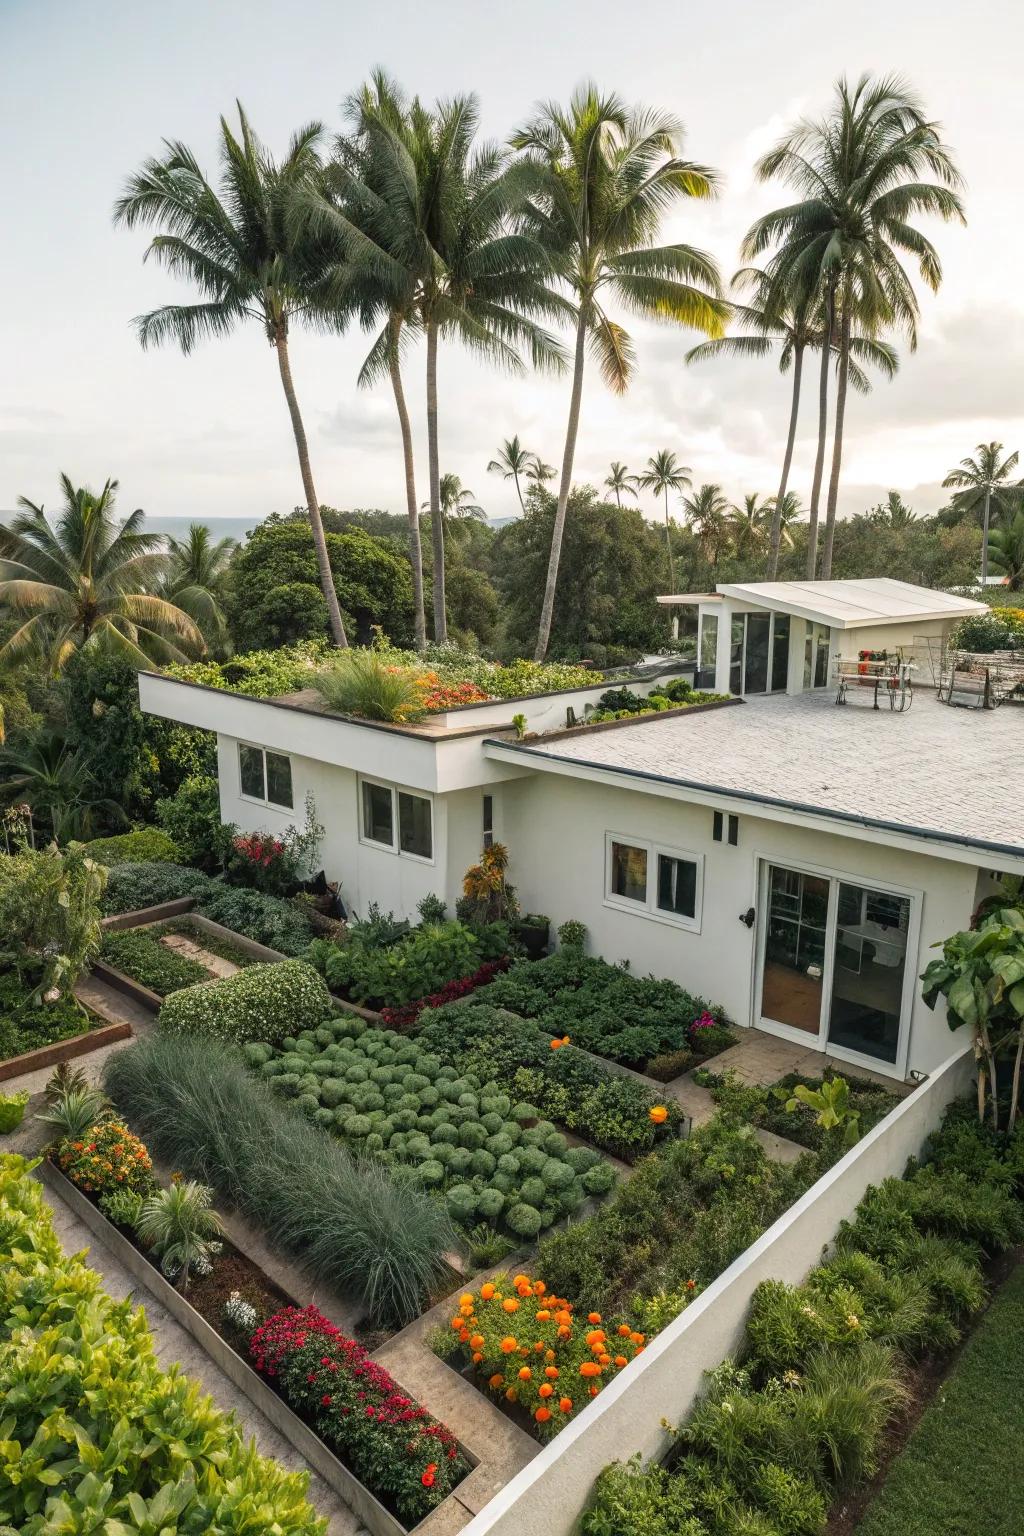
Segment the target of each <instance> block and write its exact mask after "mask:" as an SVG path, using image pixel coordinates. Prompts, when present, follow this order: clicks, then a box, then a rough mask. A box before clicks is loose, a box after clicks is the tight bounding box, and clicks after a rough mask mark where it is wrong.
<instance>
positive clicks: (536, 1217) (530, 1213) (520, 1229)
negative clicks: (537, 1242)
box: [505, 1201, 541, 1239]
mask: <svg viewBox="0 0 1024 1536" xmlns="http://www.w3.org/2000/svg"><path fill="white" fill-rule="evenodd" d="M505 1221H506V1223H507V1225H508V1228H509V1230H510V1231H511V1232H514V1233H515V1234H516V1236H517V1237H525V1238H527V1239H529V1238H533V1237H536V1236H537V1233H538V1232H539V1231H540V1228H541V1215H540V1211H538V1210H537V1209H536V1207H534V1206H532V1205H526V1204H524V1203H523V1202H522V1201H520V1203H519V1204H518V1205H514V1206H513V1207H512V1208H511V1210H510V1211H509V1212H508V1213H507V1215H506V1217H505Z"/></svg>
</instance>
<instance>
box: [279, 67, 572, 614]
mask: <svg viewBox="0 0 1024 1536" xmlns="http://www.w3.org/2000/svg"><path fill="white" fill-rule="evenodd" d="M478 123H479V107H478V105H477V101H476V98H475V97H473V96H460V97H455V98H453V99H452V100H450V101H444V102H439V103H438V104H437V105H436V107H434V108H433V109H432V110H428V109H427V108H425V107H424V106H423V105H422V104H421V103H420V102H419V100H413V102H412V103H411V105H410V106H409V108H408V111H407V112H405V113H403V114H402V116H401V118H400V119H396V118H395V116H394V115H393V114H390V115H389V114H387V113H384V112H376V113H369V112H368V113H367V114H366V115H365V127H366V131H367V133H368V134H369V135H370V136H371V137H372V140H373V165H374V171H373V186H370V187H369V188H368V189H367V191H366V195H365V196H364V195H363V193H361V192H359V191H358V190H356V189H354V188H352V187H351V185H350V186H349V195H350V196H351V197H352V199H353V201H354V203H358V205H359V209H360V215H359V217H358V218H357V217H350V216H349V215H350V211H351V210H350V209H348V208H341V209H339V208H337V207H332V206H331V204H330V202H329V201H328V200H327V199H324V198H320V199H316V198H315V197H309V196H307V197H306V198H305V199H304V200H303V209H304V220H303V227H304V228H305V229H306V230H307V232H308V233H309V234H311V235H313V236H323V237H327V238H330V239H334V238H337V239H339V240H340V241H341V242H342V244H343V246H344V249H345V251H346V253H347V256H348V259H349V261H350V263H351V264H352V266H353V267H354V268H355V269H356V270H355V271H354V272H352V271H350V272H349V274H348V278H347V287H346V291H345V295H344V302H345V303H346V304H347V303H348V302H350V296H351V295H352V294H353V293H355V292H358V291H359V285H360V283H361V280H362V276H363V274H364V273H369V275H370V276H372V277H373V278H376V277H377V275H378V274H385V276H386V278H387V284H388V285H389V287H388V288H387V289H386V292H385V294H384V295H383V296H382V297H381V298H380V299H379V300H378V305H379V309H380V310H381V311H383V312H384V313H385V314H386V315H387V316H388V318H389V320H391V323H392V324H393V317H392V316H391V310H390V298H389V296H388V295H389V293H390V291H391V289H392V288H393V291H394V292H395V293H399V294H401V295H402V305H403V316H404V317H407V318H405V319H404V323H405V325H406V326H408V325H409V324H414V325H415V326H416V329H417V331H418V333H419V334H421V335H422V336H423V337H424V339H425V342H426V393H427V460H428V469H429V476H430V509H431V514H432V515H431V520H430V521H431V540H432V544H433V579H434V638H435V640H438V641H444V640H445V639H446V637H447V633H448V629H447V619H446V614H445V597H444V575H445V570H444V519H443V517H442V515H441V508H440V488H441V474H440V460H439V436H438V391H437V357H438V345H439V342H440V340H441V339H442V338H444V339H458V340H460V341H461V342H462V343H463V344H464V345H465V346H467V347H469V348H470V349H471V350H473V351H474V352H476V353H478V354H480V355H481V356H483V357H485V358H487V359H488V360H489V361H490V362H492V363H494V364H496V365H497V366H499V367H503V368H505V369H507V370H508V371H510V372H513V373H518V372H522V370H523V361H522V358H521V356H520V351H519V349H520V348H523V347H525V348H527V349H528V350H529V353H530V356H531V360H532V361H533V363H534V365H535V366H549V367H554V368H557V367H559V366H561V363H562V349H561V347H560V346H559V344H558V342H557V340H556V338H555V337H554V336H552V335H550V334H549V333H548V332H547V331H546V330H545V329H544V328H543V326H542V325H541V324H539V323H538V321H537V320H536V319H535V318H534V317H535V316H549V315H550V316H559V315H561V314H562V313H563V311H564V309H565V303H564V301H563V300H561V299H559V297H558V296H557V295H556V294H555V293H553V292H552V290H551V288H550V286H549V259H548V257H547V255H546V253H545V251H544V250H543V248H542V246H541V245H540V244H539V242H538V241H537V240H536V239H534V238H532V237H531V236H530V235H529V234H527V233H525V232H521V231H518V230H515V229H514V228H513V227H512V225H513V221H514V218H515V216H516V213H517V210H518V209H519V208H520V207H521V205H522V203H523V201H524V199H525V196H526V187H525V183H524V179H523V177H522V176H521V175H520V174H519V172H518V168H517V167H515V166H513V164H512V162H511V157H510V155H509V153H508V152H507V151H506V150H503V149H498V148H497V147H495V146H494V145H491V144H481V145H479V146H477V145H476V143H475V141H476V135H477V127H478ZM365 185H366V184H365V183H364V187H365ZM376 189H379V190H376ZM371 209H372V220H371V222H370V223H369V224H367V223H366V222H365V221H366V219H367V218H368V217H369V212H368V210H371ZM403 285H404V286H403ZM393 355H394V344H393V343H391V342H389V341H388V339H387V337H386V336H385V335H383V334H382V336H380V337H378V340H377V342H376V343H375V344H374V351H371V354H370V357H369V358H368V359H367V363H366V364H364V371H365V370H367V369H370V370H373V369H374V368H380V367H381V366H382V365H383V364H384V363H387V362H388V361H389V359H390V358H391V357H392V356H393Z"/></svg>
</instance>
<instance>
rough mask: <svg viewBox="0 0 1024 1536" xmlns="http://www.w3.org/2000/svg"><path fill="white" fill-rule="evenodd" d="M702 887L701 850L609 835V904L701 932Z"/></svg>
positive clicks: (615, 833) (607, 850)
mask: <svg viewBox="0 0 1024 1536" xmlns="http://www.w3.org/2000/svg"><path fill="white" fill-rule="evenodd" d="M703 892H704V857H703V855H702V854H699V853H688V852H686V851H685V850H684V849H681V848H670V847H667V846H666V845H664V844H662V843H654V842H648V841H647V840H646V839H644V838H637V837H629V836H626V835H625V834H622V833H618V832H607V833H606V834H605V887H604V901H605V906H608V907H617V908H619V910H620V911H623V912H635V913H637V914H639V915H641V916H644V917H652V918H654V919H655V920H656V921H657V922H662V923H675V924H677V925H678V926H679V927H681V928H690V929H692V930H693V931H695V932H699V931H700V918H701V901H702V898H703Z"/></svg>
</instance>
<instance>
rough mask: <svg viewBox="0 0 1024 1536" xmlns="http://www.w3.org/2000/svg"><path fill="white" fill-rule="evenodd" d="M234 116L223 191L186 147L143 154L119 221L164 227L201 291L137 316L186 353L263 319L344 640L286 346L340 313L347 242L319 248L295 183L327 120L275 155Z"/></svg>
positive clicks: (158, 340) (172, 264) (223, 133)
mask: <svg viewBox="0 0 1024 1536" xmlns="http://www.w3.org/2000/svg"><path fill="white" fill-rule="evenodd" d="M238 118H239V137H236V136H235V134H234V133H233V132H232V130H231V128H230V127H229V126H228V122H227V119H226V118H224V117H222V118H221V120H220V159H221V175H220V188H219V191H218V190H217V189H216V188H215V187H214V185H213V184H212V183H211V182H210V181H208V180H207V178H206V177H205V176H204V175H203V173H202V171H201V170H200V168H199V163H198V161H197V160H196V157H195V156H194V155H193V153H192V151H191V150H190V149H188V148H187V147H186V146H185V145H184V144H179V143H174V142H166V141H165V147H166V151H167V152H166V154H165V155H164V157H163V159H152V160H147V161H146V163H145V164H144V165H143V167H142V169H141V170H140V171H137V172H135V174H134V175H132V176H131V177H129V179H128V183H127V186H126V187H125V190H124V193H123V195H122V196H121V197H120V198H119V199H118V200H117V203H116V204H115V207H114V222H115V223H117V224H124V225H126V226H127V228H129V229H134V228H136V227H137V226H144V227H152V226H158V227H160V228H161V231H162V232H161V233H160V234H157V235H154V237H153V239H152V240H151V241H150V244H149V248H148V250H147V251H146V256H147V257H149V256H152V257H154V258H155V260H156V261H157V262H158V263H159V264H160V265H161V266H164V267H166V268H167V270H168V271H169V272H170V273H171V274H172V275H173V276H175V277H184V278H186V279H188V280H189V281H190V282H191V283H192V284H193V285H194V286H195V287H196V288H197V289H198V290H199V293H200V294H201V295H202V298H201V300H200V302H198V303H194V304H165V305H164V306H163V307H162V308H160V309H155V310H152V311H151V312H150V313H149V314H148V315H140V316H139V317H138V318H137V319H136V321H135V326H136V329H137V331H138V336H139V340H140V342H141V343H142V345H143V346H144V347H149V346H160V345H162V344H163V343H164V342H172V343H174V344H176V345H177V346H179V347H180V348H181V350H182V352H184V353H185V354H186V355H187V354H188V353H190V352H191V351H192V349H193V348H194V347H195V346H196V344H197V343H198V342H200V341H203V340H206V339H207V338H210V337H220V336H227V335H229V334H230V332H231V331H233V330H234V328H235V326H236V325H238V324H240V323H241V322H242V321H244V320H255V321H257V322H258V323H259V324H260V325H261V326H262V327H263V331H264V334H265V336H266V338H267V341H268V342H269V343H270V345H271V346H272V347H273V348H274V351H275V353H276V355H277V366H278V372H279V373H280V376H281V388H282V389H283V391H284V396H285V401H286V403H287V406H288V414H289V417H290V419H291V426H292V433H293V435H294V438H295V450H296V453H297V455H298V460H299V473H300V475H301V477H302V488H303V492H304V495H305V498H306V511H307V515H308V517H309V522H310V527H311V528H312V530H313V544H314V547H315V549H316V558H317V566H318V567H319V571H320V585H321V587H322V589H323V594H324V599H325V601H326V603H327V615H328V619H329V621H330V626H331V635H332V637H333V639H334V643H335V645H337V646H345V645H347V644H348V640H347V638H346V635H345V626H344V623H343V622H342V617H341V608H340V607H339V604H338V594H337V592H336V591H335V587H334V577H333V575H332V574H331V564H330V560H329V558H328V554H327V541H326V539H325V538H324V529H323V522H322V519H321V517H320V502H319V499H318V497H317V494H316V486H315V485H314V483H313V471H312V468H311V467H310V461H309V444H308V442H307V439H306V429H305V426H304V424H303V420H302V413H301V411H300V410H299V402H298V397H297V395H296V392H295V384H294V381H293V379H292V370H291V356H290V351H289V337H290V332H291V327H292V324H293V322H300V323H302V324H306V325H311V326H313V327H315V328H317V329H323V328H326V327H333V326H335V325H336V324H337V314H338V310H337V306H336V304H335V302H334V295H335V290H336V288H337V286H338V281H339V268H338V258H339V255H340V253H338V252H336V251H331V250H330V249H329V248H328V247H326V246H325V245H321V246H320V248H319V249H316V250H314V249H313V248H312V246H311V245H310V242H309V241H307V240H306V239H305V238H304V237H301V236H299V237H297V236H296V234H295V233H294V230H293V228H292V225H291V208H292V203H293V201H294V199H295V196H296V194H297V193H298V192H299V191H300V190H301V189H302V188H304V187H308V186H309V185H310V184H311V183H314V182H316V181H317V180H318V179H319V178H320V176H321V174H322V165H321V160H320V154H319V144H320V141H321V139H322V137H323V130H322V128H321V126H320V124H319V123H310V124H308V125H307V126H306V127H304V128H301V129H299V131H298V132H297V133H296V134H295V135H294V136H293V138H292V141H291V143H290V145H289V147H288V153H287V154H286V156H285V158H284V159H283V160H282V161H281V163H280V164H277V163H276V162H275V161H274V160H273V159H272V158H271V156H270V155H269V154H268V152H267V150H266V149H265V148H264V147H263V145H262V144H261V143H260V141H259V139H258V138H257V137H256V135H255V134H254V133H253V131H252V128H251V127H250V125H249V120H248V118H247V117H246V115H245V112H244V110H243V108H242V105H241V103H239V104H238Z"/></svg>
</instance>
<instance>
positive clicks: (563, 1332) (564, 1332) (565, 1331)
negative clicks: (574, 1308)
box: [558, 1323, 572, 1339]
mask: <svg viewBox="0 0 1024 1536" xmlns="http://www.w3.org/2000/svg"><path fill="white" fill-rule="evenodd" d="M571 1332H572V1329H571V1328H567V1327H566V1326H565V1324H564V1323H563V1324H562V1326H561V1328H559V1330H558V1337H559V1338H560V1339H567V1338H568V1337H569V1335H570V1333H571Z"/></svg>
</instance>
